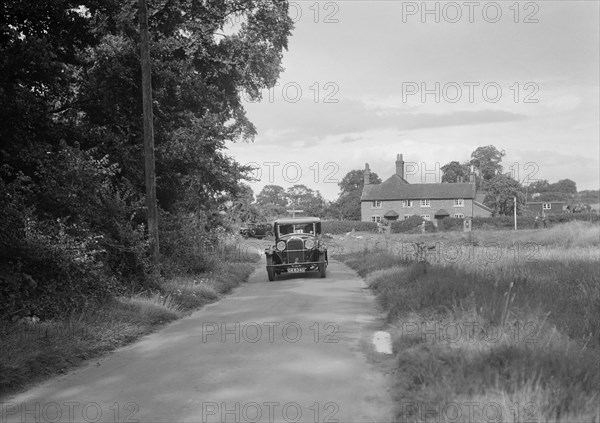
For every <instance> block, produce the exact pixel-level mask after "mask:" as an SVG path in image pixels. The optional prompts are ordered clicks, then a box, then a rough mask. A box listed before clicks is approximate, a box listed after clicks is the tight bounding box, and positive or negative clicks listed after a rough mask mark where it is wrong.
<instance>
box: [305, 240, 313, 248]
mask: <svg viewBox="0 0 600 423" xmlns="http://www.w3.org/2000/svg"><path fill="white" fill-rule="evenodd" d="M314 246H315V242H314V241H313V240H312V239H307V240H306V241H304V247H305V248H308V249H310V248H312V247H314Z"/></svg>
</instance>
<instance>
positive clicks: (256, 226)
mask: <svg viewBox="0 0 600 423" xmlns="http://www.w3.org/2000/svg"><path fill="white" fill-rule="evenodd" d="M240 235H241V236H243V237H244V238H258V239H262V238H265V237H268V236H272V235H273V225H271V224H270V223H266V222H263V223H248V225H247V226H246V227H242V228H241V229H240Z"/></svg>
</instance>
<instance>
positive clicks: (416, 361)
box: [330, 222, 600, 423]
mask: <svg viewBox="0 0 600 423" xmlns="http://www.w3.org/2000/svg"><path fill="white" fill-rule="evenodd" d="M330 244H331V246H332V250H333V251H332V253H333V256H334V258H337V259H338V260H341V261H344V262H346V263H347V264H348V265H349V266H351V267H352V268H354V269H355V270H357V271H358V273H359V274H360V275H361V276H363V277H365V278H366V280H367V283H368V284H369V286H370V288H371V289H372V290H373V291H374V292H375V294H376V295H377V299H378V302H379V305H380V306H381V308H382V309H383V310H384V311H385V312H386V313H387V319H388V326H389V330H390V331H391V332H392V337H393V344H394V360H395V361H394V363H393V369H394V370H393V372H394V375H395V376H394V378H395V381H396V385H395V388H394V393H395V399H396V405H397V414H396V417H397V420H398V421H406V422H424V421H434V422H446V421H448V422H451V421H460V422H463V421H470V422H485V421H502V422H533V421H536V422H537V421H540V422H541V421H544V422H564V423H567V422H568V423H574V422H598V421H600V406H599V402H600V394H599V386H600V372H599V369H598V356H600V269H599V252H598V248H599V246H600V245H599V244H600V228H599V226H598V225H592V224H586V223H584V222H570V223H567V224H563V225H557V226H555V227H553V228H550V229H546V230H544V229H539V230H522V231H516V232H512V231H474V232H471V233H457V232H454V233H433V234H422V235H401V234H400V235H387V236H383V235H375V234H370V233H353V234H349V235H346V236H335V237H334V238H333V239H331V240H330Z"/></svg>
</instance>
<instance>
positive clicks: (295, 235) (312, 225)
mask: <svg viewBox="0 0 600 423" xmlns="http://www.w3.org/2000/svg"><path fill="white" fill-rule="evenodd" d="M273 232H274V233H275V245H273V246H271V247H269V248H267V249H266V250H265V255H266V256H267V276H268V277H269V280H270V281H274V280H275V277H276V276H277V275H279V274H282V273H296V272H311V271H316V272H319V276H320V277H321V278H324V277H326V269H327V264H328V261H327V246H326V245H325V244H324V243H323V240H322V237H321V219H319V218H318V217H300V218H294V219H280V220H276V221H275V222H274V224H273Z"/></svg>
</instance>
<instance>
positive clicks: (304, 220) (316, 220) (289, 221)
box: [274, 216, 321, 225]
mask: <svg viewBox="0 0 600 423" xmlns="http://www.w3.org/2000/svg"><path fill="white" fill-rule="evenodd" d="M320 221H321V219H320V218H318V217H308V216H307V217H296V218H291V219H290V218H288V219H277V220H276V221H275V222H274V223H275V224H277V225H293V224H296V223H319V222H320Z"/></svg>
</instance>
